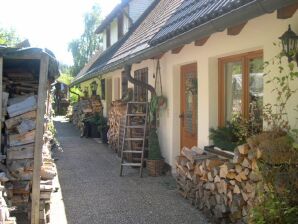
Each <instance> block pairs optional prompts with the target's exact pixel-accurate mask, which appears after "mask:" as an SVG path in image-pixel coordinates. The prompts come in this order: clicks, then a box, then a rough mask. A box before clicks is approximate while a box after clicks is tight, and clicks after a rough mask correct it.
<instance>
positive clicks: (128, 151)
mask: <svg viewBox="0 0 298 224" xmlns="http://www.w3.org/2000/svg"><path fill="white" fill-rule="evenodd" d="M123 153H135V154H142V151H134V150H124V151H123Z"/></svg>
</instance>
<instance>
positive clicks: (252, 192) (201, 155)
mask: <svg viewBox="0 0 298 224" xmlns="http://www.w3.org/2000/svg"><path fill="white" fill-rule="evenodd" d="M260 156H261V155H260V151H259V150H258V149H254V148H250V146H249V145H248V144H244V145H241V146H238V147H237V148H236V149H235V153H234V157H233V159H227V158H224V157H222V156H219V155H216V154H213V153H209V152H206V151H203V150H199V149H197V148H192V149H188V148H183V149H182V151H181V156H178V157H177V160H176V169H177V179H176V180H177V187H178V190H179V192H180V193H181V194H182V195H183V197H185V198H187V199H189V200H190V201H191V203H192V204H193V205H195V206H196V207H197V208H198V209H200V210H202V211H204V212H205V213H206V214H207V215H208V216H209V217H210V218H212V219H214V221H215V222H217V223H236V222H242V223H247V221H248V213H249V209H250V208H251V206H252V205H253V204H254V201H255V198H256V184H257V182H258V181H260V176H259V175H258V172H257V171H258V167H257V159H259V158H260Z"/></svg>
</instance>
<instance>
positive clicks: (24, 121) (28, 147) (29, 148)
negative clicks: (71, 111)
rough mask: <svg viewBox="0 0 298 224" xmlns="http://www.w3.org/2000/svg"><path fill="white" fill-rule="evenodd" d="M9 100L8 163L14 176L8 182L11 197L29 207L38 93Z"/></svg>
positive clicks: (22, 208)
mask: <svg viewBox="0 0 298 224" xmlns="http://www.w3.org/2000/svg"><path fill="white" fill-rule="evenodd" d="M8 104H9V106H8V107H7V111H8V115H9V119H7V120H6V121H5V127H6V130H5V132H6V134H7V144H6V147H5V151H6V154H7V159H6V166H7V169H8V171H9V173H10V175H11V176H12V177H13V180H11V182H10V184H11V185H10V186H8V188H9V189H10V190H11V192H12V193H11V194H10V197H8V199H9V200H10V201H11V204H12V205H13V206H17V207H18V208H19V210H22V211H27V209H28V203H29V194H30V190H31V181H32V176H33V160H34V159H33V158H34V141H35V125H36V124H35V120H36V105H37V100H36V96H25V97H23V96H19V97H14V98H11V100H10V99H9V100H8Z"/></svg>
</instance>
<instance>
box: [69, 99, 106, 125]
mask: <svg viewBox="0 0 298 224" xmlns="http://www.w3.org/2000/svg"><path fill="white" fill-rule="evenodd" d="M102 109H103V107H102V104H101V100H100V98H99V97H98V96H94V97H92V98H90V99H82V100H80V101H79V102H77V103H76V104H74V105H73V108H72V113H73V114H72V123H73V124H74V125H75V126H77V127H78V128H79V129H80V130H82V129H83V128H84V123H83V121H84V119H85V118H87V117H91V116H93V115H94V114H95V113H100V112H102Z"/></svg>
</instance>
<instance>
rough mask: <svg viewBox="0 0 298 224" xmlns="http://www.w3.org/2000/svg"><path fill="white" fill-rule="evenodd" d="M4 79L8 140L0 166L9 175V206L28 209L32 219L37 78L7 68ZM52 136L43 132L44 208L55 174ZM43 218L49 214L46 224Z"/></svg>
mask: <svg viewBox="0 0 298 224" xmlns="http://www.w3.org/2000/svg"><path fill="white" fill-rule="evenodd" d="M3 80H4V85H3V90H4V91H6V92H4V94H3V96H4V97H5V99H6V98H7V100H4V101H2V102H4V104H3V103H2V104H3V105H2V111H3V112H4V114H3V118H6V120H5V122H4V123H5V131H4V136H5V138H2V139H3V140H5V141H3V142H4V145H5V147H4V152H3V153H4V155H5V156H6V166H5V165H4V164H1V167H0V168H1V170H2V171H4V172H5V173H6V175H7V177H8V181H7V182H6V183H5V188H6V191H7V200H8V205H9V206H15V207H16V212H28V215H29V216H28V217H29V218H30V209H31V202H30V201H31V200H30V193H31V192H32V177H33V163H34V162H33V161H34V145H35V128H36V118H37V112H36V109H37V96H36V94H37V90H38V79H37V77H35V76H34V75H32V74H31V73H29V72H15V71H14V72H10V71H8V70H6V71H5V76H4V77H3ZM6 93H7V94H6ZM47 105H48V104H47ZM47 119H48V118H47ZM45 127H46V126H45ZM52 139H53V136H52V134H51V133H49V132H46V133H45V134H44V145H43V148H42V161H43V163H42V167H41V178H42V182H41V185H40V187H41V198H40V199H41V208H42V207H48V208H49V206H42V205H44V204H48V200H49V197H50V193H48V192H49V190H50V189H53V187H52V186H51V185H49V183H50V182H49V181H48V180H50V181H51V180H52V179H53V178H54V176H55V175H56V169H55V164H54V161H53V160H52V159H51V152H50V149H51V141H52ZM44 181H46V185H47V186H46V187H44V185H45V183H44ZM44 192H45V193H44ZM45 195H46V196H45ZM43 220H46V217H44V218H42V216H41V223H46V222H43Z"/></svg>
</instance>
